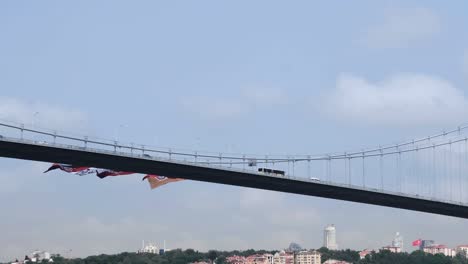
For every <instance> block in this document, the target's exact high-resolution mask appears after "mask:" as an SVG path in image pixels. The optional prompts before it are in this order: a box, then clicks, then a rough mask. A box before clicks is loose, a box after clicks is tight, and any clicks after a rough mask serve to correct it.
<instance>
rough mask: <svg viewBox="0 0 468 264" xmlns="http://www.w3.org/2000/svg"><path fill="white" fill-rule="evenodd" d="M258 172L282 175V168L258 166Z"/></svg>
mask: <svg viewBox="0 0 468 264" xmlns="http://www.w3.org/2000/svg"><path fill="white" fill-rule="evenodd" d="M258 172H263V173H264V174H271V175H279V176H284V171H282V170H273V169H268V168H258Z"/></svg>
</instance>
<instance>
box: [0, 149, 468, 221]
mask: <svg viewBox="0 0 468 264" xmlns="http://www.w3.org/2000/svg"><path fill="white" fill-rule="evenodd" d="M0 156H1V157H7V158H16V159H24V160H35V161H44V162H58V163H67V164H74V165H82V166H93V167H101V168H108V169H113V170H120V171H132V172H136V173H142V174H157V175H164V176H168V177H177V178H185V179H190V180H195V181H204V182H213V183H220V184H227V185H234V186H242V187H251V188H257V189H264V190H272V191H279V192H286V193H295V194H302V195H309V196H317V197H323V198H331V199H337V200H344V201H351V202H358V203H365V204H373V205H380V206H387V207H394V208H400V209H408V210H413V211H420V212H427V213H434V214H440V215H447V216H454V217H460V218H466V219H468V207H465V206H461V205H456V204H450V203H443V202H437V201H429V200H425V199H417V198H411V197H405V196H398V195H393V194H385V193H379V192H373V191H366V190H360V189H354V188H347V187H341V186H333V185H326V184H320V183H314V182H308V181H297V180H294V179H287V178H279V177H271V176H266V175H265V176H263V175H257V174H251V173H248V172H239V171H231V170H223V169H216V168H206V167H201V166H195V165H189V164H181V163H177V162H166V161H154V160H148V159H140V158H135V157H127V156H119V155H111V154H106V153H95V152H88V151H85V150H73V149H67V148H59V147H53V146H47V145H35V144H25V143H19V142H10V141H3V140H0Z"/></svg>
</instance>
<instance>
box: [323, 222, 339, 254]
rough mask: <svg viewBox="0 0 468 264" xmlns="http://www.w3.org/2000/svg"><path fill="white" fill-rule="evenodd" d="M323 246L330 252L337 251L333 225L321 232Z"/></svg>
mask: <svg viewBox="0 0 468 264" xmlns="http://www.w3.org/2000/svg"><path fill="white" fill-rule="evenodd" d="M323 246H324V247H326V248H328V249H330V250H337V249H338V244H337V243H336V229H335V225H328V226H327V227H325V230H324V231H323Z"/></svg>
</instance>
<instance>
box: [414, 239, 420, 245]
mask: <svg viewBox="0 0 468 264" xmlns="http://www.w3.org/2000/svg"><path fill="white" fill-rule="evenodd" d="M421 242H422V240H421V239H418V240H415V241H413V247H417V246H420V245H421Z"/></svg>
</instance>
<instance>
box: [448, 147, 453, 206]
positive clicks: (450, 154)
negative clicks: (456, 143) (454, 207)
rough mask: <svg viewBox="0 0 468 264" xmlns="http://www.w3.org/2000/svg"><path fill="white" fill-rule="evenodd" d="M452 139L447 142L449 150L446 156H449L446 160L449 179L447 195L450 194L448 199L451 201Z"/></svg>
mask: <svg viewBox="0 0 468 264" xmlns="http://www.w3.org/2000/svg"><path fill="white" fill-rule="evenodd" d="M452 156H453V155H452V141H450V144H449V152H448V157H449V162H448V168H449V174H448V176H449V177H448V179H449V188H450V189H449V195H450V201H453V160H452Z"/></svg>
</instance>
